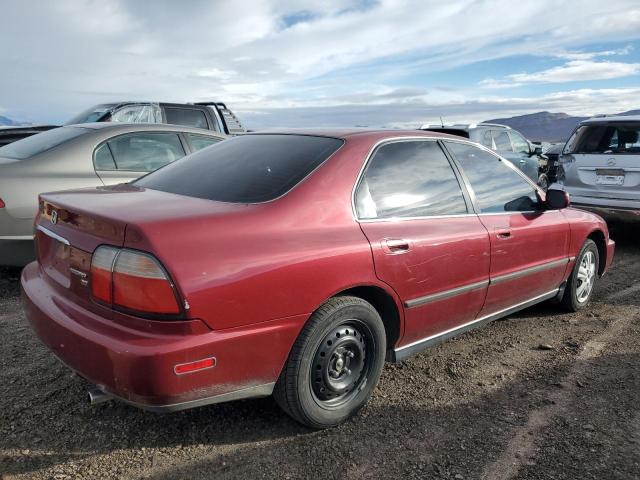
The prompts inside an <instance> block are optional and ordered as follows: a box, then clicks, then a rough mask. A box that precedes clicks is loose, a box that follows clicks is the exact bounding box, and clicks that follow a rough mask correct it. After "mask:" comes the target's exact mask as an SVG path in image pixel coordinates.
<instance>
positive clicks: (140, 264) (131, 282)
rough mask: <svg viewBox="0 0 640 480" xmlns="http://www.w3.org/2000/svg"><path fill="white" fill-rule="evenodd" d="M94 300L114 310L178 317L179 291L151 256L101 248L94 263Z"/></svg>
mask: <svg viewBox="0 0 640 480" xmlns="http://www.w3.org/2000/svg"><path fill="white" fill-rule="evenodd" d="M91 292H92V294H93V297H94V298H95V299H97V300H99V301H101V302H103V303H107V304H109V305H111V306H113V307H114V308H122V309H125V310H130V311H133V312H141V313H147V314H153V315H177V314H179V313H180V311H181V310H180V305H179V303H178V297H177V294H176V290H175V288H174V286H173V284H172V283H171V280H170V279H169V276H168V275H167V272H166V271H165V270H164V268H163V267H162V265H160V262H158V260H156V259H155V258H154V257H153V256H152V255H150V254H148V253H143V252H138V251H135V250H126V249H117V248H113V247H107V246H101V247H98V248H97V249H96V251H95V252H94V253H93V257H92V259H91Z"/></svg>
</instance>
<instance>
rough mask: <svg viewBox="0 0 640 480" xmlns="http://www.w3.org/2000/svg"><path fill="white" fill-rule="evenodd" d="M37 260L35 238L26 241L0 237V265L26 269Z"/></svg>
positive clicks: (25, 239)
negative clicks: (27, 265)
mask: <svg viewBox="0 0 640 480" xmlns="http://www.w3.org/2000/svg"><path fill="white" fill-rule="evenodd" d="M35 258H36V251H35V246H34V242H33V237H27V238H24V239H15V238H11V239H7V238H2V237H0V265H5V266H9V267H24V266H25V265H26V264H27V263H29V262H33V261H34V260H35Z"/></svg>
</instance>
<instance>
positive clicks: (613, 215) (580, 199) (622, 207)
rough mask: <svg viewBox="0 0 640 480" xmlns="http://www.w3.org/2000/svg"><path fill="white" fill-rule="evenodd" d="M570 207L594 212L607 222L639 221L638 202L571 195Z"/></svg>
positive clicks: (639, 202) (639, 206) (639, 209)
mask: <svg viewBox="0 0 640 480" xmlns="http://www.w3.org/2000/svg"><path fill="white" fill-rule="evenodd" d="M569 193H570V194H571V192H569ZM571 206H572V207H576V208H582V209H584V210H589V211H592V212H595V213H597V214H599V215H601V216H602V217H604V218H606V219H609V220H640V200H627V199H617V198H606V197H587V196H580V195H571Z"/></svg>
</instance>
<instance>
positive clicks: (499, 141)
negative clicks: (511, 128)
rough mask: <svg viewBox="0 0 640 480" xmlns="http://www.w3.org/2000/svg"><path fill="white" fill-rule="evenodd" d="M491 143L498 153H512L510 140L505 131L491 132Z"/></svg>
mask: <svg viewBox="0 0 640 480" xmlns="http://www.w3.org/2000/svg"><path fill="white" fill-rule="evenodd" d="M493 141H494V143H495V145H496V150H497V151H498V152H513V147H512V146H511V140H510V139H509V135H508V134H507V131H506V130H493Z"/></svg>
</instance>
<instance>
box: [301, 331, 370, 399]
mask: <svg viewBox="0 0 640 480" xmlns="http://www.w3.org/2000/svg"><path fill="white" fill-rule="evenodd" d="M372 342H373V334H372V333H371V330H370V329H369V328H368V327H367V326H366V324H364V323H363V322H361V321H359V320H356V319H351V320H349V321H348V322H345V323H344V324H341V325H339V326H337V327H336V328H334V329H333V330H331V331H330V332H329V333H328V334H327V335H326V336H325V338H323V339H322V342H321V343H320V345H319V346H318V349H317V350H316V354H315V355H314V358H313V367H312V368H313V370H312V376H311V390H312V391H313V394H314V396H315V398H316V400H317V401H318V402H320V403H321V404H322V405H324V406H325V407H327V408H332V407H339V406H340V405H342V404H343V403H345V402H348V401H349V399H350V398H351V397H352V396H353V395H355V394H357V393H358V390H359V388H360V387H361V386H362V383H363V381H365V380H366V379H367V377H368V374H369V370H370V367H371V362H369V357H370V356H371V355H372V352H371V347H372ZM367 350H369V352H367Z"/></svg>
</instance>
